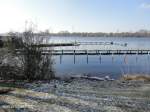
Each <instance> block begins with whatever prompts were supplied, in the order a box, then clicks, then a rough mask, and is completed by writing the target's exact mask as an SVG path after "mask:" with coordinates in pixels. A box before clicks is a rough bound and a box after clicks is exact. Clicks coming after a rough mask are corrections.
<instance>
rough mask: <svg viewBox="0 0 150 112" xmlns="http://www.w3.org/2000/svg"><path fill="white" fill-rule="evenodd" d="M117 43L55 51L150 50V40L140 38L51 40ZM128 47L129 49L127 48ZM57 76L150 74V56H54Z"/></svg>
mask: <svg viewBox="0 0 150 112" xmlns="http://www.w3.org/2000/svg"><path fill="white" fill-rule="evenodd" d="M75 41H76V42H113V43H115V44H114V45H104V44H103V45H80V46H72V47H55V48H54V49H61V50H63V49H64V50H100V49H150V38H144V37H143V38H136V37H126V38H119V37H115V38H114V37H111V38H108V37H51V39H50V42H52V43H65V42H75ZM125 43H127V46H123V45H124V44H125ZM53 59H54V63H55V64H54V69H55V72H56V75H58V76H63V75H79V74H90V75H92V76H98V77H103V76H106V75H109V76H110V77H112V78H115V79H116V78H118V77H120V76H121V75H122V74H150V56H149V55H114V56H112V55H107V56H101V57H100V56H88V59H87V56H86V55H76V56H75V57H74V56H71V55H67V56H66V55H64V56H53Z"/></svg>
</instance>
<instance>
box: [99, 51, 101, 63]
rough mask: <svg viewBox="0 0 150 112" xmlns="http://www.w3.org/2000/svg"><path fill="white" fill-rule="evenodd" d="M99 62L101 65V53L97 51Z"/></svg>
mask: <svg viewBox="0 0 150 112" xmlns="http://www.w3.org/2000/svg"><path fill="white" fill-rule="evenodd" d="M99 62H100V63H101V52H100V51H99Z"/></svg>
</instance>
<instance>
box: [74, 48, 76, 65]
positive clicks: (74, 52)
mask: <svg viewBox="0 0 150 112" xmlns="http://www.w3.org/2000/svg"><path fill="white" fill-rule="evenodd" d="M74 64H76V51H75V50H74Z"/></svg>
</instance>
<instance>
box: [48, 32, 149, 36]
mask: <svg viewBox="0 0 150 112" xmlns="http://www.w3.org/2000/svg"><path fill="white" fill-rule="evenodd" d="M49 35H51V36H62V37H64V36H67V37H150V33H139V32H136V33H128V32H123V33H51V34H49Z"/></svg>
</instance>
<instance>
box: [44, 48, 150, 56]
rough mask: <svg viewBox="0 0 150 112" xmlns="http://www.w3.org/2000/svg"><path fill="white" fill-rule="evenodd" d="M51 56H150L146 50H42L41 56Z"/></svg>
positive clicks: (148, 50)
mask: <svg viewBox="0 0 150 112" xmlns="http://www.w3.org/2000/svg"><path fill="white" fill-rule="evenodd" d="M49 53H50V54H52V55H124V54H127V55H145V54H147V55H150V49H146V50H43V54H49Z"/></svg>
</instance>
